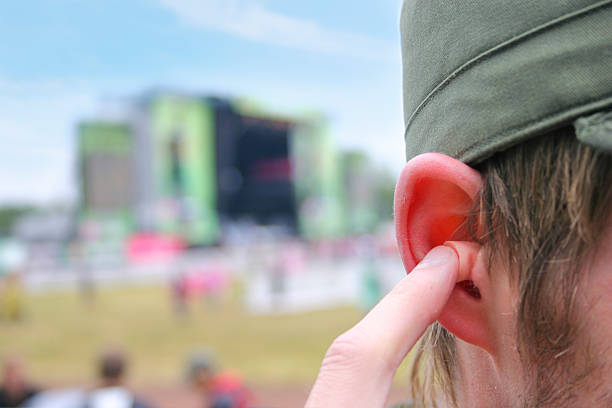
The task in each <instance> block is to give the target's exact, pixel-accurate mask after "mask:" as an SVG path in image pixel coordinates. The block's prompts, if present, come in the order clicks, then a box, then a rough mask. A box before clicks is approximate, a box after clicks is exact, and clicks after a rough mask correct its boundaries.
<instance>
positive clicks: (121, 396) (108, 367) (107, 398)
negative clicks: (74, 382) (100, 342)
mask: <svg viewBox="0 0 612 408" xmlns="http://www.w3.org/2000/svg"><path fill="white" fill-rule="evenodd" d="M99 364H100V365H99V375H100V387H99V388H98V389H96V390H94V391H92V392H91V393H89V395H88V396H87V398H86V402H85V404H84V408H148V407H149V405H147V404H145V403H144V402H143V401H140V400H138V399H136V397H135V396H134V394H133V393H132V392H131V391H129V390H128V389H127V388H126V387H125V385H124V377H125V372H126V366H127V361H126V358H125V356H124V355H123V353H121V352H120V351H109V352H106V353H104V354H103V355H102V357H101V358H100V363H99Z"/></svg>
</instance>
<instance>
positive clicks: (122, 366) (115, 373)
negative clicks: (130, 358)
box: [98, 350, 127, 386]
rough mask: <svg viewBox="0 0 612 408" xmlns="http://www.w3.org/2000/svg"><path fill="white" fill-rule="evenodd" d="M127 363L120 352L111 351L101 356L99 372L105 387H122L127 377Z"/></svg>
mask: <svg viewBox="0 0 612 408" xmlns="http://www.w3.org/2000/svg"><path fill="white" fill-rule="evenodd" d="M126 366H127V361H126V358H125V355H124V354H123V353H122V352H121V351H118V350H109V351H106V352H105V353H103V354H102V355H101V356H100V360H99V363H98V372H99V375H100V380H101V381H102V383H103V385H104V386H117V385H121V383H122V382H123V378H124V376H125V370H126Z"/></svg>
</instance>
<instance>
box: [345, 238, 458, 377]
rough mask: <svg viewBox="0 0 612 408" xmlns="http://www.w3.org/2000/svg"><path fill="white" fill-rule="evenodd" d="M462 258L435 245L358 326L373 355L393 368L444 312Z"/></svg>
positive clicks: (447, 249) (445, 248)
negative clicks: (459, 258)
mask: <svg viewBox="0 0 612 408" xmlns="http://www.w3.org/2000/svg"><path fill="white" fill-rule="evenodd" d="M458 273H459V260H458V258H457V254H456V252H455V251H453V250H452V249H451V248H448V247H445V246H439V247H436V248H434V249H432V250H431V251H430V252H429V253H428V254H427V256H426V257H425V258H424V259H423V261H421V263H419V264H418V265H417V266H416V267H415V268H414V269H413V270H412V271H411V272H410V273H409V274H408V276H406V277H405V278H404V279H402V280H401V281H400V282H399V283H398V284H397V285H396V286H395V287H394V288H393V290H392V291H391V292H390V293H389V294H388V295H387V296H385V297H384V298H383V299H382V300H381V301H380V302H379V303H378V304H377V305H376V306H375V307H374V308H373V309H372V310H371V311H370V313H368V315H367V316H366V317H364V318H363V320H361V322H359V323H358V324H357V326H355V328H356V329H358V330H359V331H361V332H362V333H365V337H366V341H368V343H369V344H367V345H366V348H367V349H368V350H371V353H372V355H373V356H374V357H375V358H377V359H383V361H385V362H386V363H387V364H389V367H390V368H391V369H393V370H395V369H396V368H397V366H399V364H400V363H401V362H402V360H403V359H404V357H405V356H406V354H407V353H408V351H410V349H411V348H412V346H413V345H414V344H415V343H416V342H417V340H418V339H419V337H421V335H422V334H423V332H424V331H425V329H426V328H427V327H428V326H429V325H430V324H431V323H433V322H434V321H435V320H436V319H437V318H438V316H439V315H440V313H441V312H442V309H443V307H444V305H445V304H446V302H447V301H448V299H449V297H450V294H451V292H452V290H453V288H454V287H455V284H456V282H457V276H458Z"/></svg>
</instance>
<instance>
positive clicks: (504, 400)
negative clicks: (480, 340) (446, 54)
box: [455, 339, 521, 408]
mask: <svg viewBox="0 0 612 408" xmlns="http://www.w3.org/2000/svg"><path fill="white" fill-rule="evenodd" d="M456 347H457V348H456V350H457V361H458V365H457V377H456V382H455V393H456V396H457V403H458V405H459V406H460V407H475V408H478V407H483V408H487V407H494V406H497V407H511V406H513V405H515V404H516V399H517V395H521V390H520V389H518V388H519V387H517V386H516V385H517V384H518V383H517V382H516V380H520V379H518V378H510V377H509V375H508V374H509V373H513V372H517V371H516V370H515V369H516V368H517V367H507V366H506V364H519V363H518V358H517V359H504V361H496V360H495V359H494V358H493V357H492V356H491V355H490V354H489V353H487V352H486V351H484V350H483V349H481V348H479V347H476V346H473V345H471V344H469V343H466V342H464V341H461V340H459V339H457V343H456ZM517 392H518V394H517Z"/></svg>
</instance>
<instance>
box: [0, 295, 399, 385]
mask: <svg viewBox="0 0 612 408" xmlns="http://www.w3.org/2000/svg"><path fill="white" fill-rule="evenodd" d="M25 304H26V318H25V319H24V321H23V322H21V323H16V324H9V323H3V324H2V326H3V327H2V335H1V336H0V350H1V351H2V352H3V353H4V354H17V355H18V356H20V357H21V358H22V359H23V360H24V361H25V363H26V365H27V367H28V368H29V372H30V373H31V375H32V377H33V378H34V379H35V380H36V381H37V382H39V383H43V384H66V383H69V384H83V383H91V382H92V380H93V379H94V378H95V371H94V367H95V366H94V362H95V358H96V356H97V354H98V353H99V352H100V351H101V350H103V349H105V348H108V347H109V346H113V347H121V348H123V349H124V350H125V351H126V352H127V354H128V355H129V356H130V359H131V363H132V366H131V370H130V377H131V382H132V383H136V384H138V383H140V384H165V383H174V384H176V383H178V382H180V381H182V379H183V377H182V376H183V367H184V362H185V360H186V358H187V356H188V355H189V354H190V352H191V351H193V350H198V349H209V350H212V351H214V352H215V353H216V355H217V356H218V359H219V362H220V363H221V364H222V365H223V366H224V367H225V368H229V369H233V370H236V371H238V372H240V373H242V375H243V376H244V377H245V378H246V379H247V381H248V382H249V383H253V384H262V385H267V384H272V385H282V384H287V385H298V386H304V387H309V386H310V385H311V384H312V382H313V380H314V378H315V377H316V374H317V372H318V369H319V365H320V363H321V359H322V357H323V355H324V353H325V351H326V349H327V348H328V347H329V344H330V343H331V342H332V340H333V339H334V338H335V337H336V336H337V335H338V334H340V333H342V332H343V331H344V330H346V329H347V328H349V327H350V326H351V325H353V324H354V323H355V322H357V321H358V320H359V318H360V316H361V314H360V312H359V311H358V310H357V309H355V308H349V307H347V308H337V309H332V310H326V311H317V312H311V313H306V314H299V315H288V316H252V315H249V314H248V313H247V312H246V311H245V310H244V309H243V308H242V307H241V305H240V302H238V301H235V300H226V301H224V302H222V303H221V304H218V305H211V304H204V302H198V303H192V304H191V313H190V314H189V315H188V316H187V317H184V318H177V317H176V316H175V315H174V314H173V310H172V307H171V303H170V299H169V294H168V291H167V288H165V287H159V286H157V287H156V286H149V287H138V288H113V289H103V290H100V291H98V292H97V294H96V297H95V301H94V302H93V303H92V305H91V307H89V306H87V305H86V304H85V303H84V302H83V301H82V299H81V298H80V297H79V296H78V295H77V293H75V292H65V293H52V294H43V295H35V296H30V297H27V298H26V303H25ZM401 378H405V375H400V379H401Z"/></svg>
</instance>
